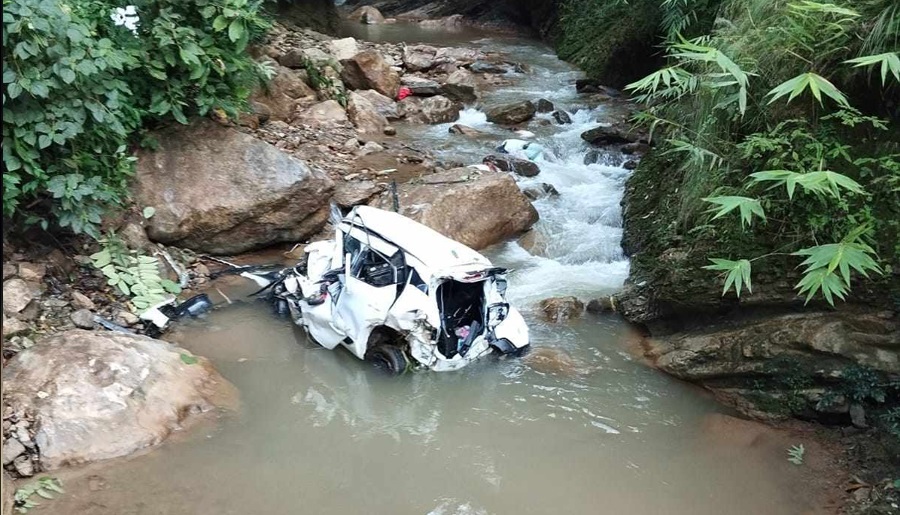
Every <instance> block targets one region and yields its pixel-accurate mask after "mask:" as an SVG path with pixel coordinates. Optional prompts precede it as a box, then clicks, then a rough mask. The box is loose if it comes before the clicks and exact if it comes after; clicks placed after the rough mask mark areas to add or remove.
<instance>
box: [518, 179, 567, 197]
mask: <svg viewBox="0 0 900 515" xmlns="http://www.w3.org/2000/svg"><path fill="white" fill-rule="evenodd" d="M522 193H524V194H525V196H526V197H528V198H529V199H531V200H539V199H542V198H547V197H558V196H559V191H558V190H557V189H556V188H555V187H554V186H553V185H552V184H547V183H546V182H542V183H540V184H534V185H531V186H528V187H526V188H523V189H522Z"/></svg>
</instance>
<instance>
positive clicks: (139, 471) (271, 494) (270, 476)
mask: <svg viewBox="0 0 900 515" xmlns="http://www.w3.org/2000/svg"><path fill="white" fill-rule="evenodd" d="M354 30H357V31H359V30H367V29H365V28H364V27H354ZM369 30H372V31H380V32H377V33H375V32H369V33H367V34H366V33H360V32H355V33H354V35H356V36H358V37H367V36H368V37H369V38H373V37H384V38H386V39H393V40H408V41H416V40H423V41H432V40H433V41H435V42H437V41H443V42H444V43H445V44H449V43H448V41H452V42H457V43H459V42H462V41H465V42H468V43H470V44H474V45H480V46H484V47H490V48H493V49H500V50H503V51H506V52H509V53H510V54H511V55H514V56H515V58H516V59H518V60H522V61H525V62H527V63H528V64H529V65H530V66H531V67H532V70H533V71H532V72H530V73H529V74H528V75H512V76H510V77H509V78H510V81H511V82H512V85H511V86H510V87H509V88H505V89H504V90H500V91H495V92H491V93H489V94H488V96H487V98H486V99H485V102H486V103H490V102H498V101H503V100H517V99H522V98H535V97H538V96H546V97H549V98H550V99H551V100H553V101H554V102H555V103H557V105H558V106H559V107H563V108H566V109H568V110H569V111H570V113H572V115H573V119H574V122H575V123H574V124H573V125H572V126H567V127H562V128H560V127H555V126H540V125H534V127H529V129H530V130H533V131H534V132H535V133H537V134H538V138H539V140H540V141H541V142H542V144H544V146H545V147H547V148H548V152H547V155H546V156H544V157H543V158H541V159H540V160H539V164H540V166H541V168H542V170H543V171H542V173H541V175H540V176H538V178H536V179H534V180H535V181H537V180H540V181H543V182H550V183H552V184H553V185H554V186H555V187H556V188H557V189H558V190H559V191H560V192H561V195H560V197H559V198H558V199H544V200H540V201H538V202H537V203H536V206H537V207H538V210H539V211H540V213H541V217H542V220H541V222H540V223H539V224H538V226H537V228H536V229H535V230H536V231H539V232H540V233H541V235H542V237H543V239H544V240H545V242H546V243H547V245H546V250H545V252H544V253H543V254H542V255H540V256H534V255H531V254H530V253H529V252H527V251H526V250H525V249H523V248H522V247H520V246H519V245H518V244H516V243H514V242H512V243H508V244H505V245H500V246H497V247H496V248H494V249H491V250H490V251H489V255H490V256H491V257H492V259H494V260H495V261H497V262H498V263H500V264H502V265H505V266H510V267H512V268H513V269H514V271H513V272H512V273H511V276H510V296H511V297H512V299H513V301H514V302H515V303H516V304H517V305H519V306H520V308H522V310H523V311H524V314H525V316H526V319H527V320H528V322H529V324H530V326H531V331H532V342H533V345H534V347H535V351H534V353H533V354H532V355H531V356H529V357H526V358H524V359H512V360H502V361H495V360H485V361H483V362H482V363H479V364H476V365H474V366H471V367H469V368H467V369H464V370H462V371H459V372H453V373H413V374H408V375H405V376H402V377H399V378H390V377H386V376H384V375H382V374H380V373H378V372H377V371H376V370H373V369H372V368H370V367H369V366H367V365H366V364H365V363H363V362H360V361H358V360H356V359H355V358H354V357H353V356H351V355H350V354H349V353H348V352H344V351H335V352H331V351H327V350H323V349H321V348H319V347H317V346H316V345H315V344H313V343H311V342H309V341H308V340H307V339H306V338H305V337H304V335H303V333H302V332H301V331H299V330H297V329H295V328H294V327H292V326H291V325H290V324H289V323H288V322H286V321H283V320H278V319H275V318H274V317H273V316H272V315H271V313H270V312H269V310H268V308H267V307H266V306H264V305H262V304H259V303H254V302H238V303H235V304H232V305H226V304H224V300H223V299H221V297H218V295H217V294H214V296H215V297H216V300H217V301H219V302H220V303H222V304H223V305H222V306H221V307H219V308H218V309H216V310H215V311H214V312H212V313H211V314H209V315H208V316H207V317H206V318H204V319H201V320H195V321H192V322H189V323H185V324H183V325H181V326H180V327H179V328H178V329H177V330H176V331H174V332H172V333H171V334H170V335H169V338H170V339H172V340H173V341H176V342H178V343H180V344H182V345H183V346H185V347H186V348H188V349H189V350H191V351H193V352H195V353H197V354H201V355H204V356H208V357H209V358H210V359H212V361H213V362H214V363H215V365H216V366H217V368H218V369H219V370H220V371H221V373H222V375H224V376H225V377H226V378H228V379H229V380H230V381H232V382H233V383H234V384H235V385H236V386H237V388H238V389H239V391H240V394H241V409H239V410H238V411H236V412H222V413H217V414H214V416H213V417H212V420H206V421H205V422H203V423H201V424H199V425H197V426H195V427H193V428H191V429H190V430H188V431H184V432H182V433H179V434H177V435H176V436H175V437H174V438H171V439H170V440H169V441H167V442H166V443H164V444H163V445H161V446H160V447H159V448H157V449H155V450H153V451H152V452H148V453H145V454H143V455H141V456H136V457H132V458H129V459H124V460H114V461H110V462H107V463H100V464H95V465H92V466H90V467H86V468H81V469H74V470H69V471H65V472H62V473H61V474H59V476H60V477H61V478H62V479H63V480H64V481H65V483H66V488H67V493H66V494H65V495H64V496H61V497H60V498H59V499H57V500H55V501H47V502H45V503H44V504H45V505H46V506H45V507H44V508H43V509H42V510H41V513H48V514H49V513H53V514H97V515H101V514H102V515H107V514H109V515H113V514H115V515H156V514H167V515H168V514H171V515H181V514H184V515H187V514H216V515H231V514H306V513H309V514H356V513H392V514H422V515H424V514H434V515H451V514H459V515H464V514H549V513H566V514H568V513H572V514H575V513H578V514H581V513H616V514H618V513H628V514H662V513H666V514H692V515H700V514H710V515H719V514H795V513H817V512H819V511H820V510H822V509H824V508H823V506H822V502H823V501H822V499H821V498H820V497H819V495H818V493H819V491H820V490H818V489H817V488H810V487H808V485H807V483H806V480H807V479H808V471H804V470H803V468H802V467H796V466H793V465H789V464H787V462H786V457H787V455H786V454H785V453H786V450H787V449H786V447H787V444H788V442H787V441H783V440H777V439H775V440H771V439H770V443H769V444H766V445H761V444H760V438H759V437H756V436H752V435H751V437H748V438H739V437H731V436H733V435H728V437H722V434H721V433H722V432H725V433H731V432H735V431H737V430H735V429H733V428H735V427H743V426H740V425H734V424H722V423H719V422H716V421H721V420H723V419H722V418H721V417H722V416H723V415H722V412H723V409H722V408H721V407H719V406H718V405H717V404H716V403H714V402H713V401H712V400H711V399H710V398H708V397H707V396H705V395H704V394H703V393H702V392H700V391H698V390H697V389H695V388H693V387H691V386H688V385H685V384H683V383H680V382H678V381H675V380H673V379H671V378H670V377H668V376H665V375H663V374H661V373H659V372H657V371H655V370H653V369H650V368H648V367H647V366H645V365H644V364H643V363H641V362H640V360H639V359H637V358H636V357H634V356H633V355H632V354H631V352H630V351H633V349H634V348H636V345H635V339H636V338H637V335H635V334H634V333H633V332H632V331H631V330H630V329H629V328H628V327H627V326H626V325H625V324H624V323H623V322H621V321H620V320H619V319H617V318H616V317H614V316H608V317H598V316H586V317H585V318H583V319H581V320H577V321H574V322H572V323H570V324H566V325H549V324H546V323H543V322H542V321H541V319H540V317H539V314H538V312H537V310H536V309H534V305H535V304H536V303H537V302H538V301H539V300H540V299H541V298H543V297H546V296H551V295H554V294H576V295H579V296H581V297H582V298H590V297H591V296H597V295H602V294H609V293H611V292H613V291H615V289H617V288H619V287H620V286H621V284H622V281H623V280H624V279H625V277H626V275H627V271H628V262H627V260H626V259H625V257H624V256H623V255H622V253H621V249H620V248H619V246H618V241H619V238H620V236H621V227H620V224H621V222H620V220H621V218H620V210H619V206H618V202H619V200H620V199H621V191H622V185H623V183H624V180H625V178H627V174H628V173H629V172H627V171H626V170H624V169H622V168H621V167H620V166H619V164H621V161H622V158H621V156H615V155H610V156H606V160H605V161H604V162H602V163H599V164H593V165H584V164H583V155H584V153H585V152H586V151H587V150H588V149H587V147H586V146H585V145H584V144H583V142H581V141H580V139H579V138H578V135H579V133H580V131H582V130H584V129H585V128H588V127H591V126H594V125H595V124H596V123H597V122H599V121H602V119H603V116H604V111H603V108H602V107H600V108H596V109H582V108H580V107H579V105H578V102H579V99H578V98H577V96H576V95H575V94H574V88H573V87H572V86H571V82H572V81H573V80H574V78H576V77H578V76H579V74H578V72H577V71H576V70H574V69H572V68H571V67H570V66H568V65H566V64H565V63H561V62H560V61H558V60H557V59H556V58H555V57H554V56H553V55H552V53H551V51H550V50H549V49H548V48H546V47H544V46H542V45H540V44H538V43H535V42H531V41H527V40H519V39H484V38H485V35H484V34H482V33H462V34H460V33H454V34H453V35H452V37H451V36H446V37H443V36H441V35H440V34H437V35H435V34H434V33H431V32H429V33H423V32H422V30H421V29H418V28H416V27H406V28H404V27H403V26H396V25H395V26H390V27H381V28H372V29H369ZM404 31H405V32H404ZM379 34H380V35H381V36H379ZM462 115H463V122H466V123H468V124H470V125H473V126H476V127H477V128H479V129H483V130H486V131H488V132H489V133H490V134H493V135H494V140H493V141H487V142H485V141H482V140H477V141H472V140H467V139H463V138H456V139H451V138H450V137H449V136H448V135H447V132H446V131H447V126H437V127H421V126H419V127H401V128H400V129H401V135H402V136H403V137H406V138H409V139H411V140H414V141H416V142H418V143H419V144H426V145H429V146H431V147H432V148H433V149H434V150H435V151H436V152H438V153H441V152H443V153H445V155H448V156H450V155H452V156H453V157H455V158H456V159H463V160H467V161H471V162H477V161H480V159H479V156H481V155H484V154H485V153H487V152H489V151H490V148H491V147H492V146H494V145H496V144H497V143H498V142H499V141H501V140H502V138H503V137H509V134H508V133H504V132H503V131H502V130H501V129H497V128H495V127H491V126H490V125H489V124H487V123H486V122H484V120H483V113H481V111H479V110H478V109H467V110H465V111H464V112H463V113H462ZM491 131H493V132H491ZM489 139H490V138H489ZM527 184H528V183H527V182H526V183H524V184H523V186H525V185H527ZM220 288H221V289H223V291H225V292H226V294H227V295H228V296H229V297H230V298H232V299H239V298H242V294H243V293H247V292H249V291H252V289H253V287H252V285H246V286H240V287H237V286H235V285H234V283H233V282H229V283H223V284H221V285H220ZM725 420H727V419H725ZM723 427H724V428H725V429H724V430H723V429H721V428H723ZM711 428H712V429H711ZM715 428H719V429H718V430H717V429H715ZM771 442H775V443H771ZM819 459H823V458H821V457H820V458H819Z"/></svg>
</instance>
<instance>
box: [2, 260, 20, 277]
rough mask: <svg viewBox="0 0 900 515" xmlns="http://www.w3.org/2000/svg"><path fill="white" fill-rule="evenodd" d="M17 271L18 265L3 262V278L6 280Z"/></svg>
mask: <svg viewBox="0 0 900 515" xmlns="http://www.w3.org/2000/svg"><path fill="white" fill-rule="evenodd" d="M18 272H19V267H17V266H16V265H14V264H12V263H3V280H4V281H5V280H7V279H9V278H10V277H15V275H16V274H17V273H18Z"/></svg>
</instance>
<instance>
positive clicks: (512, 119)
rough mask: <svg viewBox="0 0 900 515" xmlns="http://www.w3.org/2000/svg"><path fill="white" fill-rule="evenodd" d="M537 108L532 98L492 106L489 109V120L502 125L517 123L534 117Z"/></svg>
mask: <svg viewBox="0 0 900 515" xmlns="http://www.w3.org/2000/svg"><path fill="white" fill-rule="evenodd" d="M536 112H537V108H536V107H535V106H534V104H533V103H532V102H531V101H530V100H525V101H523V102H514V103H511V104H503V105H499V106H496V107H492V108H491V109H488V111H487V113H486V114H487V121H489V122H492V123H496V124H500V125H515V124H517V123H522V122H527V121H528V120H530V119H532V118H534V114H535V113H536Z"/></svg>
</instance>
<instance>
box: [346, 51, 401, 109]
mask: <svg viewBox="0 0 900 515" xmlns="http://www.w3.org/2000/svg"><path fill="white" fill-rule="evenodd" d="M341 65H342V66H343V70H341V79H342V80H343V81H344V83H345V84H347V86H348V87H349V88H350V89H374V90H375V91H377V92H379V93H381V94H382V95H385V96H387V97H389V98H396V96H397V90H398V89H400V75H398V74H397V72H395V71H394V70H392V69H391V67H390V66H389V65H388V64H387V63H386V62H385V61H384V58H383V57H382V56H381V54H380V53H378V52H377V51H376V50H366V51H364V52H360V53H358V54H356V55H354V56H353V57H351V58H349V59H344V60H343V61H341Z"/></svg>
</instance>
